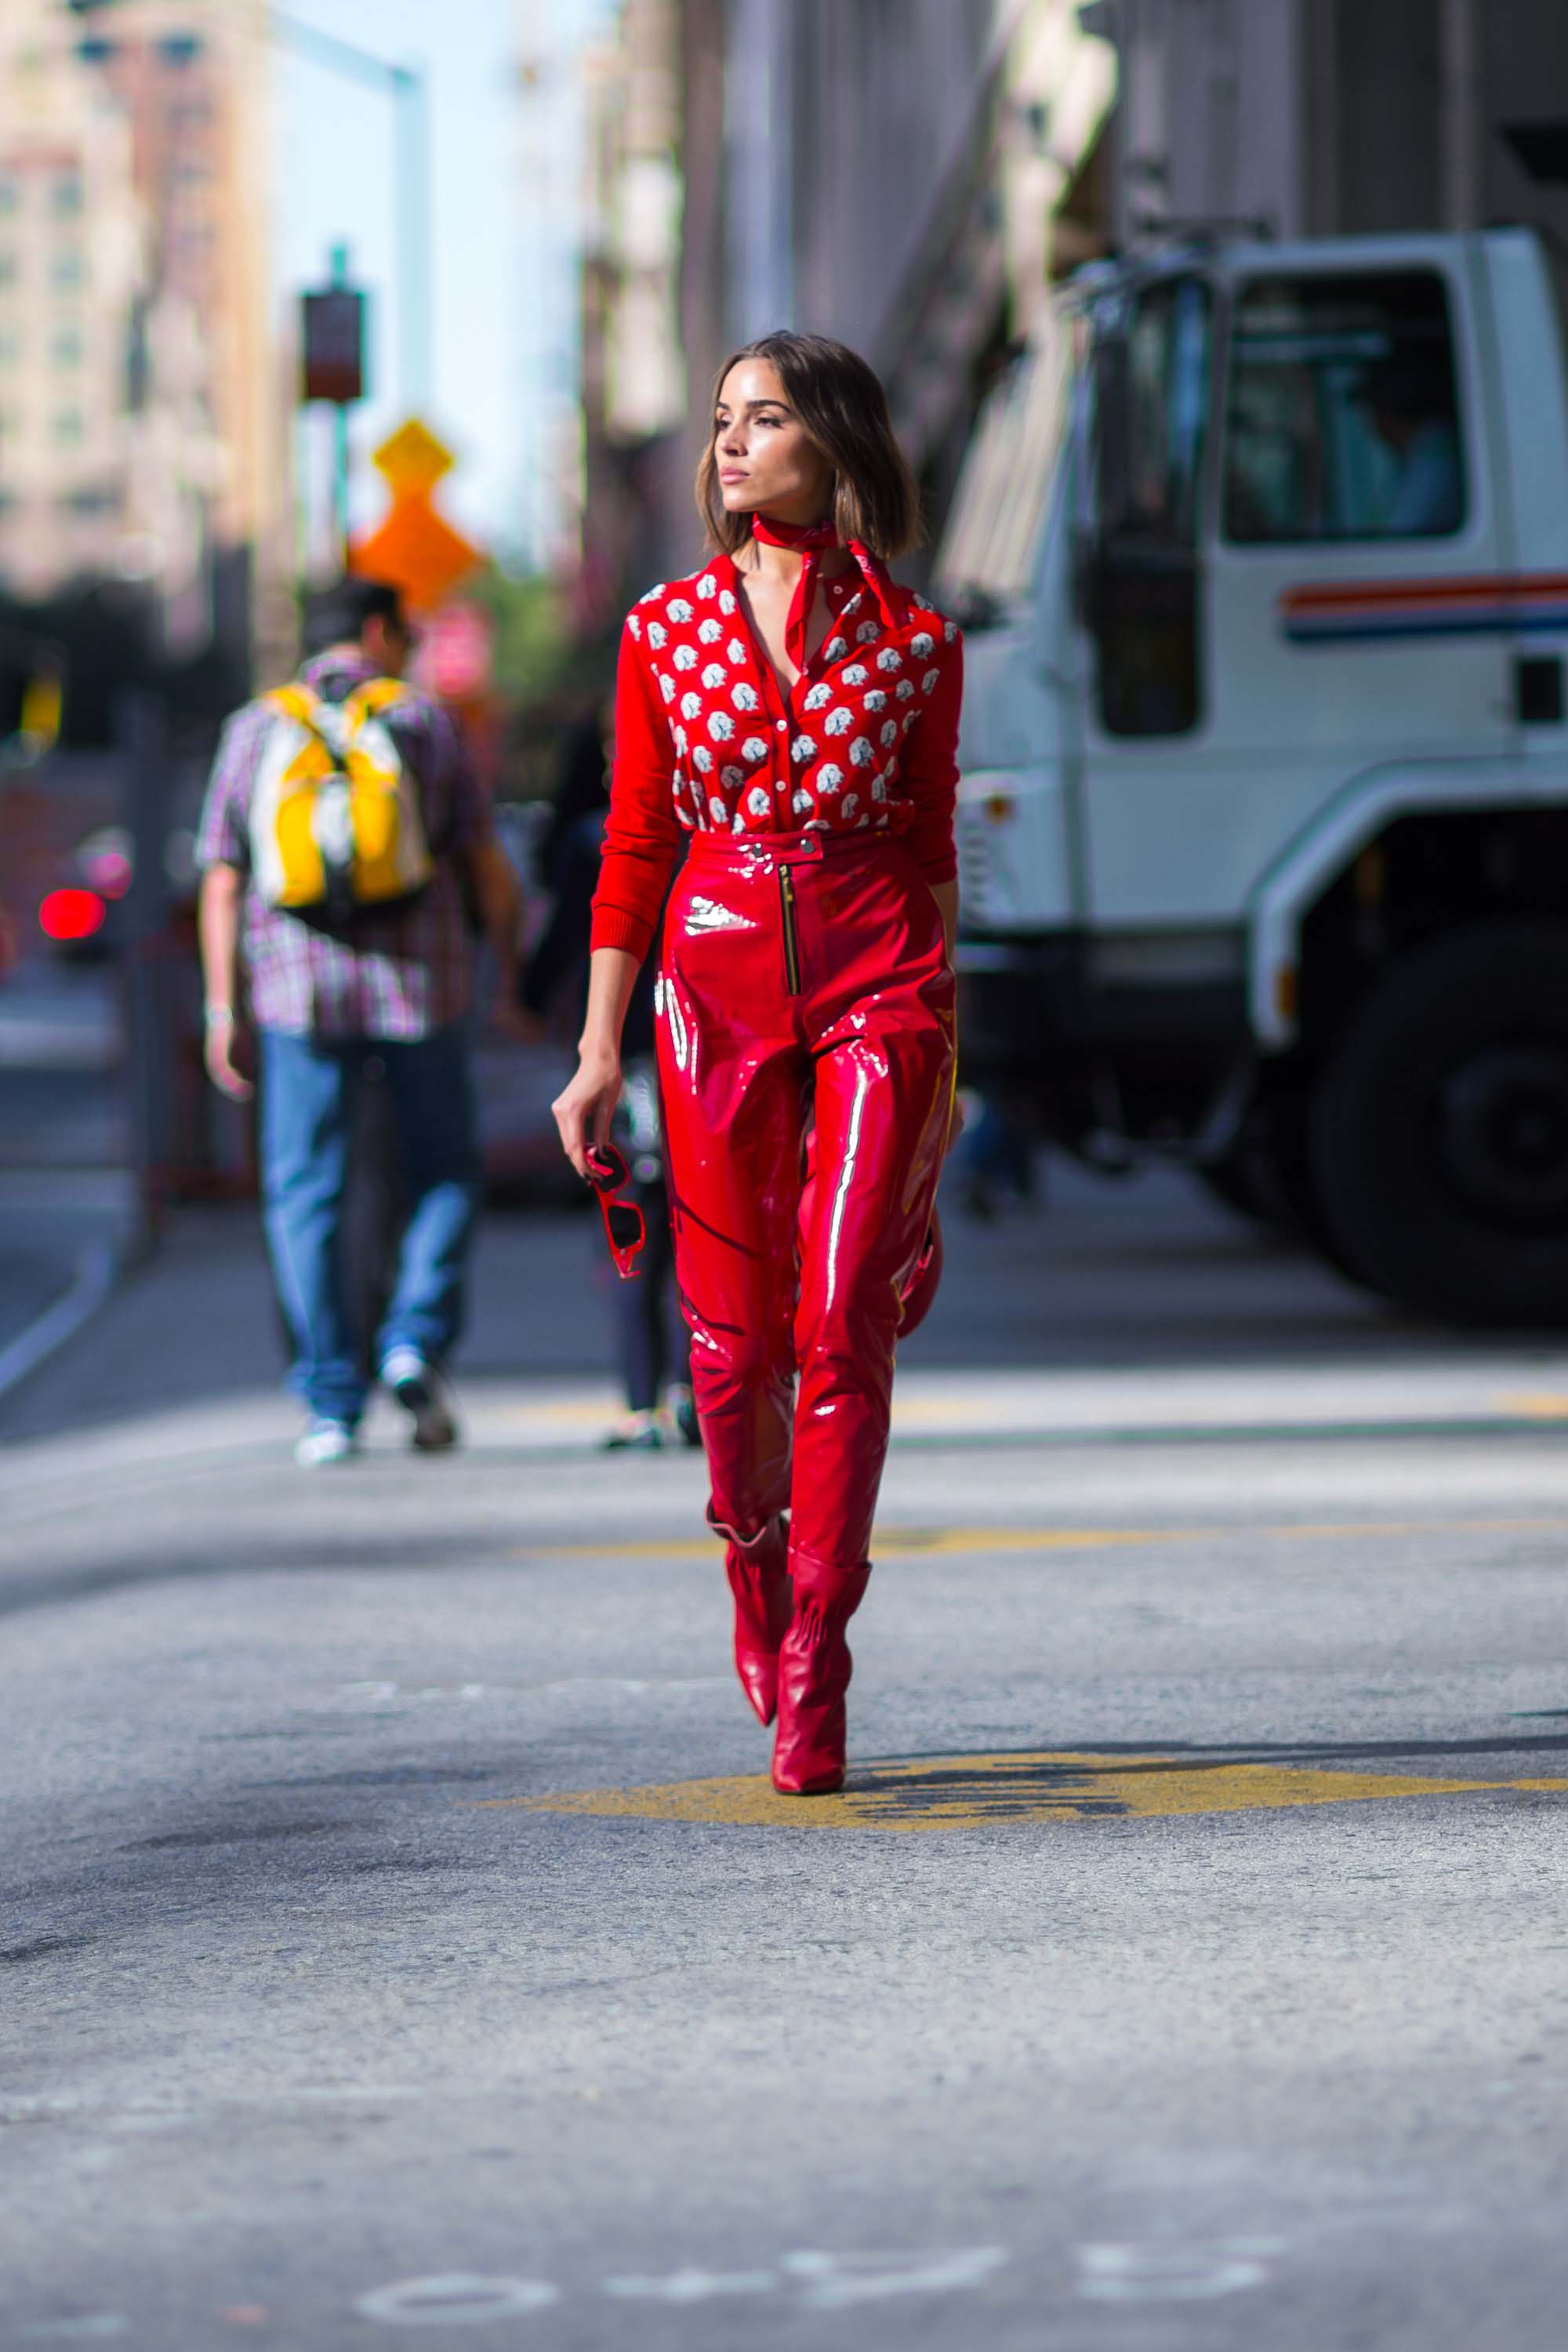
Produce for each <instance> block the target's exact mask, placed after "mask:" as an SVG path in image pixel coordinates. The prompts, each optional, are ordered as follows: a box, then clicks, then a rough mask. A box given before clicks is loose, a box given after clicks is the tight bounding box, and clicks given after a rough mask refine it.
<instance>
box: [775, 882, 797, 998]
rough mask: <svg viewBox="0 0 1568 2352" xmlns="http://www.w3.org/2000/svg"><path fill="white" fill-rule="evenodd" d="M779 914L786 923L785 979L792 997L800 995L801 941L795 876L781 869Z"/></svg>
mask: <svg viewBox="0 0 1568 2352" xmlns="http://www.w3.org/2000/svg"><path fill="white" fill-rule="evenodd" d="M779 914H780V917H781V919H782V920H783V923H784V979H785V981H786V982H787V983H788V987H789V992H790V994H791V995H792V996H798V995H799V994H800V941H799V940H798V939H797V938H796V936H795V876H794V875H793V874H792V873H791V872H790V870H789V867H788V866H780V867H779Z"/></svg>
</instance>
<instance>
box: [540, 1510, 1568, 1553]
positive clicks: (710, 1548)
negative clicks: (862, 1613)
mask: <svg viewBox="0 0 1568 2352" xmlns="http://www.w3.org/2000/svg"><path fill="white" fill-rule="evenodd" d="M1456 1535H1478V1536H1499V1535H1568V1517H1562V1516H1558V1517H1550V1518H1501V1519H1453V1518H1441V1519H1329V1520H1323V1521H1319V1522H1312V1521H1288V1522H1286V1523H1284V1524H1282V1525H1279V1526H1274V1527H1247V1526H1246V1525H1237V1526H1233V1527H1196V1528H1192V1527H1189V1528H878V1529H877V1532H876V1536H875V1538H874V1540H873V1549H874V1551H875V1553H876V1556H877V1557H878V1559H887V1558H889V1557H894V1558H896V1557H898V1556H899V1555H900V1554H914V1553H920V1552H937V1553H951V1552H959V1553H963V1554H965V1555H969V1554H973V1553H984V1552H1033V1551H1105V1550H1110V1549H1127V1548H1136V1547H1139V1546H1147V1545H1149V1544H1194V1543H1218V1542H1223V1541H1226V1540H1231V1541H1235V1540H1237V1538H1241V1539H1245V1540H1247V1541H1249V1542H1254V1541H1256V1542H1266V1543H1302V1542H1315V1543H1360V1542H1364V1541H1369V1540H1374V1539H1375V1538H1378V1537H1387V1536H1405V1537H1407V1536H1456ZM512 1557H513V1558H514V1559H605V1560H615V1559H665V1560H692V1559H701V1560H711V1559H715V1558H716V1557H717V1550H716V1547H715V1545H714V1543H713V1542H712V1541H711V1540H710V1541H709V1542H707V1543H694V1542H691V1541H689V1540H688V1539H686V1538H679V1537H676V1538H671V1539H670V1540H669V1541H668V1542H661V1541H660V1540H659V1539H658V1538H657V1537H637V1538H632V1539H628V1540H626V1541H625V1542H620V1543H593V1544H586V1543H537V1544H524V1545H521V1546H520V1548H519V1549H518V1550H517V1551H516V1552H515V1553H513V1554H512Z"/></svg>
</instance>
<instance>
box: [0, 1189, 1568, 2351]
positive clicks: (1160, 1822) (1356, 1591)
mask: <svg viewBox="0 0 1568 2352" xmlns="http://www.w3.org/2000/svg"><path fill="white" fill-rule="evenodd" d="M587 1248H588V1228H587V1226H586V1224H585V1223H584V1222H582V1221H575V1222H574V1221H565V1220H563V1221H556V1222H553V1223H535V1224H531V1225H512V1226H507V1227H498V1228H497V1229H496V1230H495V1231H494V1232H493V1233H492V1234H490V1235H489V1237H488V1238H487V1243H486V1255H485V1257H484V1259H483V1262H482V1268H481V1280H480V1284H479V1294H480V1296H479V1318H478V1324H477V1328H476V1331H475V1335H474V1348H473V1352H472V1357H471V1362H472V1365H473V1368H474V1369H473V1372H472V1376H471V1378H470V1380H469V1381H468V1387H467V1391H466V1393H467V1402H468V1410H469V1415H470V1426H471V1433H472V1438H473V1444H472V1445H471V1446H470V1448H469V1450H468V1453H467V1454H465V1455H464V1456H463V1457H461V1458H458V1459H454V1460H449V1461H445V1462H420V1461H415V1460H413V1459H411V1458H410V1457H408V1456H407V1455H405V1454H404V1453H403V1452H402V1451H401V1450H400V1449H399V1447H398V1442H397V1441H398V1436H399V1433H398V1431H397V1430H396V1429H395V1427H394V1426H393V1425H391V1423H388V1422H387V1421H381V1422H378V1423H377V1424H376V1427H375V1430H374V1444H373V1448H372V1451H371V1452H370V1453H369V1454H368V1455H367V1456H366V1458H365V1459H363V1461H362V1462H360V1463H358V1464H356V1465H353V1466H351V1467H350V1468H349V1469H347V1470H345V1471H343V1472H342V1473H338V1474H331V1475H320V1476H317V1477H314V1478H311V1477H308V1476H305V1475H301V1474H297V1473H296V1472H295V1471H294V1470H293V1469H292V1467H291V1465H289V1458H288V1452H287V1440H288V1437H289V1433H290V1432H291V1428H292V1420H291V1415H290V1413H289V1409H288V1408H287V1406H285V1405H282V1404H279V1402H277V1401H276V1400H275V1398H274V1395H273V1393H272V1390H271V1380H272V1371H273V1364H272V1353H271V1351H272V1344H273V1343H272V1338H271V1334H270V1332H269V1331H268V1330H267V1329H266V1328H264V1324H265V1293H264V1288H263V1286H262V1284H261V1280H260V1276H259V1271H258V1265H257V1262H256V1259H255V1255H254V1251H253V1249H252V1247H251V1244H250V1242H249V1238H248V1234H247V1228H246V1227H245V1226H244V1225H243V1223H239V1222H237V1221H236V1220H234V1219H232V1218H231V1219H226V1220H206V1221H201V1220H196V1221H192V1222H190V1223H187V1225H186V1226H184V1228H182V1230H181V1232H180V1233H179V1234H177V1235H176V1236H175V1241H174V1246H173V1247H172V1248H171V1250H170V1252H169V1253H168V1255H167V1256H166V1257H165V1259H164V1261H163V1263H162V1265H160V1266H159V1267H157V1268H155V1269H154V1270H153V1272H152V1273H151V1274H150V1275H149V1276H144V1277H143V1278H142V1280H141V1281H140V1282H139V1283H138V1284H137V1285H135V1286H133V1287H132V1289H131V1290H130V1291H129V1292H127V1294H126V1295H125V1296H124V1297H122V1298H121V1299H120V1300H119V1301H118V1302H117V1303H116V1304H115V1306H114V1307H112V1308H111V1309H110V1311H109V1313H108V1314H107V1315H106V1316H105V1317H104V1318H102V1321H101V1323H100V1326H98V1327H96V1328H95V1329H94V1331H93V1332H92V1333H91V1334H89V1335H87V1336H86V1337H84V1339H81V1340H79V1341H77V1342H76V1343H74V1344H73V1346H72V1347H71V1348H70V1349H68V1350H67V1351H66V1352H65V1354H64V1355H62V1356H61V1357H60V1358H58V1359H57V1360H55V1361H54V1362H53V1363H52V1364H51V1365H49V1366H48V1367H47V1369H46V1370H44V1371H43V1372H41V1373H40V1374H39V1375H38V1376H37V1380H36V1381H34V1382H33V1383H31V1384H29V1387H28V1388H27V1389H26V1391H23V1392H22V1393H21V1394H20V1395H19V1396H17V1397H15V1398H13V1399H12V1400H10V1401H9V1402H7V1403H5V1405H3V1406H0V1492H3V1493H4V1495H5V1512H4V1523H3V1528H4V1531H3V1533H0V1609H3V1610H5V1612H6V1623H5V1642H4V1645H3V1648H0V1675H3V1677H4V1685H3V1690H4V1706H5V1724H6V1731H7V1738H6V1753H7V1758H8V1766H9V1769H8V1771H7V1775H6V1779H7V1784H8V1785H7V1791H6V1798H5V1898H4V1916H3V1918H0V1984H3V1985H4V1988H5V1994H4V1999H3V2000H0V2220H3V2221H4V2224H5V2228H4V2236H5V2243H6V2249H7V2251H6V2259H5V2264H4V2266H3V2281H4V2283H3V2285H0V2344H4V2345H5V2347H11V2346H13V2345H15V2346H17V2347H23V2346H31V2345H33V2344H47V2343H70V2342H83V2343H88V2342H97V2341H100V2340H101V2341H104V2342H111V2341H115V2342H122V2343H124V2344H125V2345H126V2346H127V2347H138V2346H145V2347H154V2352H206V2347H215V2346H220V2345H224V2344H229V2343H245V2342H255V2343H258V2344H263V2345H276V2346H279V2347H289V2348H290V2352H338V2348H339V2347H344V2348H345V2352H348V2347H368V2346H374V2344H376V2343H378V2342H385V2343H388V2344H397V2343H408V2344H410V2345H414V2346H419V2347H430V2352H437V2348H438V2347H439V2352H445V2347H449V2346H450V2347H463V2346H470V2345H472V2346H479V2345H486V2344H494V2345H497V2346H502V2345H504V2346H519V2347H521V2346H538V2347H542V2352H568V2347H570V2348H571V2352H577V2347H595V2352H597V2347H609V2352H619V2347H628V2352H629V2347H638V2352H643V2347H650V2348H651V2352H665V2347H669V2352H676V2347H679V2352H691V2348H692V2347H695V2352H733V2348H734V2347H742V2346H745V2347H751V2346H753V2345H756V2346H763V2347H766V2346H772V2345H777V2346H780V2347H783V2346H784V2345H788V2346H790V2347H805V2352H817V2347H822V2352H839V2347H844V2352H848V2347H856V2352H860V2347H879V2352H880V2347H894V2346H897V2347H941V2352H949V2348H950V2347H951V2352H972V2347H985V2352H992V2347H996V2352H1233V2347H1234V2352H1243V2347H1245V2352H1361V2347H1368V2352H1406V2347H1408V2352H1477V2347H1486V2352H1536V2347H1540V2352H1560V2347H1561V2345H1562V2343H1563V2329H1564V2313H1565V2311H1568V2231H1565V2230H1564V2228H1563V2189H1564V2172H1565V2166H1564V2157H1565V2154H1568V1914H1565V1907H1564V1900H1563V1897H1564V1891H1565V1888H1564V1880H1565V1870H1564V1861H1563V1851H1564V1841H1563V1831H1564V1823H1565V1818H1568V1816H1565V1805H1568V1671H1565V1650H1568V1641H1565V1638H1564V1611H1563V1602H1564V1593H1565V1583H1568V1579H1565V1571H1564V1536H1565V1534H1568V1462H1565V1459H1564V1451H1563V1419H1564V1417H1568V1355H1565V1354H1564V1353H1563V1351H1562V1350H1553V1349H1546V1348H1542V1347H1540V1346H1538V1345H1537V1346H1531V1347H1530V1348H1528V1349H1520V1348H1516V1347H1512V1346H1510V1345H1507V1344H1499V1345H1497V1346H1495V1347H1489V1346H1486V1345H1484V1344H1480V1343H1468V1344H1465V1345H1462V1346H1461V1345H1459V1344H1457V1343H1454V1342H1451V1341H1449V1340H1448V1339H1445V1338H1444V1337H1443V1336H1442V1335H1440V1334H1433V1333H1429V1332H1424V1331H1420V1330H1417V1329H1414V1328H1400V1327H1396V1326H1394V1325H1393V1324H1391V1323H1389V1322H1388V1321H1386V1320H1385V1319H1384V1318H1383V1317H1382V1315H1381V1313H1380V1311H1379V1310H1378V1309H1377V1308H1376V1307H1375V1306H1373V1305H1372V1304H1370V1303H1369V1302H1366V1301H1363V1300H1361V1299H1359V1298H1357V1297H1355V1296H1354V1295H1352V1293H1350V1292H1348V1291H1344V1290H1342V1289H1341V1288H1340V1287H1339V1286H1337V1285H1335V1284H1334V1283H1333V1282H1332V1280H1331V1278H1330V1277H1328V1276H1324V1275H1321V1274H1320V1273H1319V1272H1318V1271H1317V1270H1316V1269H1314V1268H1311V1267H1310V1266H1307V1265H1304V1264H1302V1263H1301V1262H1300V1261H1298V1260H1296V1259H1293V1258H1291V1257H1289V1255H1282V1254H1279V1253H1278V1252H1276V1251H1275V1250H1274V1249H1272V1248H1271V1247H1270V1246H1269V1245H1268V1244H1266V1243H1264V1242H1262V1241H1260V1240H1258V1238H1256V1237H1254V1236H1251V1235H1249V1234H1247V1232H1246V1231H1245V1230H1244V1229H1243V1228H1241V1227H1239V1226H1231V1225H1229V1224H1227V1223H1226V1222H1225V1221H1224V1220H1223V1219H1221V1218H1220V1217H1219V1216H1218V1215H1217V1214H1215V1213H1211V1212H1210V1211H1208V1210H1207V1209H1205V1207H1204V1206H1203V1205H1202V1204H1201V1203H1199V1202H1197V1201H1196V1200H1195V1199H1194V1197H1192V1196H1191V1195H1189V1193H1188V1192H1186V1191H1185V1189H1184V1187H1183V1186H1181V1185H1180V1184H1179V1182H1177V1181H1176V1180H1174V1179H1171V1180H1164V1181H1156V1182H1150V1183H1146V1184H1142V1185H1138V1186H1134V1187H1131V1188H1126V1189H1123V1190H1121V1191H1117V1192H1106V1191H1104V1190H1090V1189H1089V1188H1088V1187H1087V1186H1086V1185H1085V1184H1084V1183H1083V1182H1081V1181H1076V1180H1075V1181H1066V1182H1063V1183H1061V1184H1059V1185H1058V1195H1057V1199H1056V1202H1055V1204H1054V1206H1053V1208H1052V1210H1051V1212H1050V1213H1049V1214H1048V1215H1047V1217H1045V1218H1044V1219H1042V1220H1040V1221H1039V1222H1037V1223H1025V1222H1021V1221H1019V1222H1014V1223H1006V1224H1004V1225H1002V1226H999V1227H998V1228H996V1229H994V1231H991V1232H988V1233H984V1234H974V1233H973V1232H969V1231H966V1230H963V1229H962V1228H958V1229H955V1231H954V1233H953V1235H952V1256H951V1261H950V1276H949V1282H948V1286H947V1290H946V1292H945V1294H944V1297H943V1299H942V1302H941V1304H940V1306H939V1309H938V1314H937V1316H936V1317H934V1318H933V1319H932V1323H931V1326H930V1327H928V1331H927V1333H925V1334H922V1335H921V1340H920V1341H919V1342H917V1343H916V1345H915V1346H913V1347H911V1349H910V1360H909V1366H908V1371H907V1377H906V1381H905V1386H904V1393H903V1402H902V1408H901V1419H900V1432H899V1438H898V1442H897V1444H896V1446H895V1451H894V1455H893V1460H892V1464H891V1466H890V1470H889V1477H888V1481H887V1484H886V1487H885V1490H884V1508H883V1512H882V1519H881V1534H880V1537H879V1553H878V1560H879V1564H878V1568H877V1572H876V1574H875V1576H874V1578H873V1580H872V1589H871V1597H870V1599H869V1600H868V1604H867V1606H866V1609H865V1610H864V1612H862V1615H861V1617H860V1619H859V1620H858V1628H857V1630H858V1642H857V1645H856V1646H857V1654H858V1675H857V1681H856V1685H855V1690H854V1693H853V1699H852V1716H853V1731H854V1754H855V1758H856V1767H857V1769H856V1771H855V1773H854V1776H853V1779H852V1782H851V1788H850V1790H849V1791H848V1793H847V1796H846V1797H845V1799H843V1800H842V1801H830V1802H827V1803H824V1804H822V1805H819V1806H815V1807H812V1806H805V1805H795V1806H794V1807H786V1806H784V1804H782V1803H781V1802H778V1801H773V1800H772V1799H771V1798H770V1797H769V1795H768V1794H767V1792H766V1790H765V1787H764V1785H763V1782H762V1781H761V1780H760V1778H759V1776H760V1774H761V1773H762V1771H763V1768H764V1765H765V1743H764V1741H763V1738H762V1735H760V1734H759V1733H758V1732H757V1730H756V1728H755V1727H754V1726H753V1725H752V1722H751V1719H750V1717H749V1716H748V1715H747V1713H746V1711H745V1709H744V1706H743V1705H742V1701H741V1698H740V1696H739V1694H738V1692H737V1691H736V1689H735V1688H734V1687H733V1685H732V1683H731V1678H730V1675H729V1673H728V1669H727V1664H726V1656H725V1649H726V1627H725V1623H724V1616H723V1611H722V1608H721V1598H720V1591H719V1580H718V1577H717V1573H716V1566H715V1561H714V1558H713V1555H712V1553H711V1550H710V1548H709V1547H708V1546H707V1545H706V1544H705V1543H703V1542H702V1541H701V1540H700V1538H698V1536H697V1535H696V1533H695V1529H696V1525H697V1520H698V1517H699V1512H700V1501H701V1496H702V1485H701V1478H700V1465H699V1464H698V1463H697V1462H695V1461H694V1460H692V1459H690V1458H688V1457H683V1456H666V1457H659V1458H656V1459H651V1460H650V1459H648V1458H646V1457H645V1458H642V1459H639V1460H635V1461H634V1460H627V1459H626V1458H621V1459H615V1460H605V1459H603V1458H601V1457H599V1456H598V1455H597V1454H595V1453H594V1452H593V1451H592V1448H593V1444H594V1441H595V1436H596V1433H597V1429H598V1426H599V1421H600V1417H601V1416H602V1414H603V1412H604V1411H605V1406H606V1402H607V1399H606V1396H605V1391H604V1388H603V1383H602V1381H600V1380H598V1378H597V1376H596V1375H595V1373H594V1371H593V1369H592V1365H593V1360H594V1357H595V1351H596V1346H597V1339H598V1328H597V1323H596V1319H595V1318H597V1316H598V1315H599V1313H600V1312H601V1307H600V1305H599V1303H598V1302H597V1301H595V1298H594V1296H593V1293H592V1292H591V1291H589V1290H588V1289H587V1288H586V1287H585V1285H584V1265H585V1258H586V1252H587ZM574 1301H575V1302H576V1303H577V1305H576V1312H575V1314H574V1313H573V1302H574ZM557 1360H559V1361H562V1362H563V1363H564V1364H565V1365H566V1366H567V1367H568V1370H566V1371H565V1372H563V1374H561V1375H560V1376H558V1377H554V1378H552V1379H546V1378H544V1377H543V1375H544V1374H545V1372H546V1370H547V1368H548V1367H549V1366H550V1365H551V1364H552V1362H554V1361H557Z"/></svg>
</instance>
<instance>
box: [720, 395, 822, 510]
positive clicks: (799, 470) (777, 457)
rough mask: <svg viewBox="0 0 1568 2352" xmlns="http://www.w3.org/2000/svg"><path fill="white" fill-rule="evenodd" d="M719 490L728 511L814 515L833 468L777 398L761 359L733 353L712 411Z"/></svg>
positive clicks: (778, 396) (803, 428)
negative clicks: (748, 358) (733, 360)
mask: <svg viewBox="0 0 1568 2352" xmlns="http://www.w3.org/2000/svg"><path fill="white" fill-rule="evenodd" d="M713 456H714V461H715V463H716V465H717V467H718V469H719V489H720V494H721V497H722V499H723V501H724V505H725V508H726V509H727V510H728V512H729V513H731V514H768V515H772V516H773V517H774V518H775V520H778V521H779V522H816V520H817V519H818V518H819V517H820V516H822V515H825V514H826V512H827V509H828V506H829V503H830V500H831V498H832V489H833V467H832V465H831V464H830V462H829V460H828V459H827V457H825V456H824V454H823V452H822V451H821V450H820V449H819V448H818V447H817V446H816V442H815V441H813V440H812V439H811V438H810V436H808V434H807V433H806V430H805V426H804V425H802V424H801V422H800V419H799V418H798V416H796V415H795V411H794V409H793V408H792V407H791V406H790V404H789V402H788V401H787V400H786V399H785V397H784V384H783V383H782V381H781V380H780V377H779V372H778V370H777V369H776V368H775V367H774V366H773V364H772V362H770V361H768V360H755V359H752V360H737V361H736V362H735V364H734V366H733V367H732V368H731V370H730V373H729V374H728V375H727V376H726V377H725V378H724V381H723V383H722V384H721V387H720V391H719V405H718V407H717V408H716V409H715V410H714V412H713Z"/></svg>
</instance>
